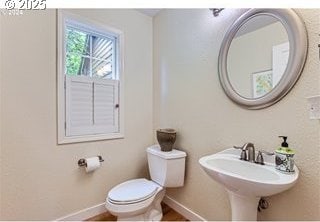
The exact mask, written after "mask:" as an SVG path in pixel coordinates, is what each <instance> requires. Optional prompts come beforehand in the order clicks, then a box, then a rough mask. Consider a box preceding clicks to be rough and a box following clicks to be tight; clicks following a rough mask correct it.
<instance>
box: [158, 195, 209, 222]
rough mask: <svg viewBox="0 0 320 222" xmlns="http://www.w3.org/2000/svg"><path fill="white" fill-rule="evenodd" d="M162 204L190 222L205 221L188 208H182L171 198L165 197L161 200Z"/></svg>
mask: <svg viewBox="0 0 320 222" xmlns="http://www.w3.org/2000/svg"><path fill="white" fill-rule="evenodd" d="M163 202H164V203H165V204H167V205H168V206H169V207H171V208H172V209H174V210H175V211H177V212H178V213H179V214H181V215H182V216H184V217H185V218H187V219H188V220H190V221H207V220H206V219H204V218H203V217H201V216H200V215H199V214H196V213H195V212H193V211H192V210H190V209H189V208H187V207H185V206H183V205H182V204H180V203H179V202H177V201H176V200H174V199H172V198H171V197H168V196H167V195H166V196H165V197H164V198H163Z"/></svg>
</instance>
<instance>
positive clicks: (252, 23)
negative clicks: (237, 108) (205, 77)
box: [219, 9, 307, 109]
mask: <svg viewBox="0 0 320 222" xmlns="http://www.w3.org/2000/svg"><path fill="white" fill-rule="evenodd" d="M306 54H307V34H306V30H305V27H304V24H303V22H302V21H301V20H300V18H299V17H298V15H297V14H296V13H295V12H294V11H293V10H291V9H251V10H249V11H247V12H246V13H244V14H243V15H242V16H241V17H240V18H239V19H237V20H236V21H235V22H234V24H233V25H232V26H231V27H230V29H229V30H228V31H227V33H226V36H225V37H224V40H223V42H222V45H221V49H220V54H219V77H220V83H221V85H222V87H223V89H224V91H225V93H226V94H227V96H228V97H229V98H230V99H231V100H232V101H234V102H235V103H237V104H239V105H241V106H243V107H246V108H248V109H261V108H264V107H267V106H270V105H272V104H274V103H276V102H277V101H279V100H280V99H281V98H283V97H284V96H285V95H286V94H287V93H288V92H289V91H290V89H291V88H292V87H293V85H294V84H295V82H296V81H297V80H298V78H299V76H300V73H301V71H302V69H303V66H304V63H305V59H306Z"/></svg>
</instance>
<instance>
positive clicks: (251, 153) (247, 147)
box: [234, 143, 256, 162]
mask: <svg viewBox="0 0 320 222" xmlns="http://www.w3.org/2000/svg"><path fill="white" fill-rule="evenodd" d="M234 148H236V149H241V150H242V151H241V157H240V159H241V160H245V161H249V162H255V155H256V153H255V152H256V151H255V149H254V145H253V143H245V144H244V145H243V146H242V147H237V146H234ZM247 153H248V155H247Z"/></svg>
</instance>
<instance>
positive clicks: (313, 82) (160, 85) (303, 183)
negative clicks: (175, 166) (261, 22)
mask: <svg viewBox="0 0 320 222" xmlns="http://www.w3.org/2000/svg"><path fill="white" fill-rule="evenodd" d="M243 11H244V10H239V9H226V10H224V11H223V12H222V13H221V14H220V16H219V17H213V16H212V13H211V12H210V11H209V10H208V9H197V10H174V9H171V10H163V11H161V12H160V13H159V14H158V15H157V16H156V17H155V19H154V23H153V28H154V31H153V36H154V43H153V45H154V81H153V83H154V128H155V129H156V128H159V127H173V128H175V129H177V131H178V133H179V134H178V139H177V143H176V146H177V147H179V148H181V149H183V150H185V151H186V152H187V153H188V159H187V173H186V184H185V186H184V187H183V188H179V189H168V195H169V196H171V197H172V198H174V199H175V200H177V201H178V202H180V203H182V204H183V205H185V206H186V207H188V208H190V209H192V210H193V211H195V212H196V213H198V214H200V215H201V216H203V217H204V218H206V219H209V220H230V219H231V217H230V206H229V202H228V196H227V193H226V192H225V191H224V189H223V188H222V187H221V186H220V185H219V184H217V183H216V182H214V181H213V180H212V179H210V178H209V176H207V175H206V174H205V172H204V171H203V170H202V169H201V168H200V165H199V164H198V159H199V158H200V157H201V156H204V155H207V154H212V153H215V152H218V151H220V150H223V149H225V148H228V147H231V146H233V145H242V144H244V143H245V142H247V141H251V142H253V143H254V144H255V145H256V148H257V149H264V150H269V151H273V150H274V149H276V147H277V146H278V145H279V144H280V140H279V138H278V135H288V136H289V144H290V146H291V147H292V148H294V149H296V164H297V166H298V167H299V169H300V173H301V174H300V178H299V181H298V182H297V184H296V186H295V187H294V188H292V189H291V190H288V191H287V192H284V193H282V194H279V195H275V196H272V197H268V198H267V200H268V201H269V202H270V207H269V209H268V210H265V211H263V212H262V213H259V216H258V218H259V219H260V220H320V211H319V208H320V189H319V187H320V171H319V168H320V153H319V151H320V147H319V121H315V120H309V116H308V108H307V101H306V97H307V96H312V95H316V94H319V92H320V84H319V81H320V75H319V58H318V56H319V55H318V48H317V44H318V40H319V37H318V32H319V29H320V27H319V13H320V10H302V9H301V10H298V13H299V15H301V17H302V18H303V20H304V21H305V23H306V26H307V30H308V35H309V54H308V58H307V62H306V66H305V68H304V71H303V73H302V75H301V77H300V79H299V81H298V82H297V84H296V85H295V87H294V88H293V89H292V90H291V92H290V93H289V94H288V95H287V96H286V97H285V98H284V99H282V100H281V101H280V102H278V103H277V104H275V105H273V106H272V107H269V108H266V109H263V110H255V111H252V110H251V111H250V110H246V109H243V108H240V107H239V106H237V105H235V104H234V103H232V102H231V101H230V100H229V99H228V98H227V97H226V95H225V94H224V93H223V90H222V88H221V86H220V84H219V79H218V73H217V65H218V64H217V61H218V53H219V47H220V43H221V41H222V39H223V36H224V34H225V32H226V29H227V28H228V27H229V26H230V25H231V23H232V22H233V21H234V20H235V19H236V18H238V17H239V16H240V15H241V12H243Z"/></svg>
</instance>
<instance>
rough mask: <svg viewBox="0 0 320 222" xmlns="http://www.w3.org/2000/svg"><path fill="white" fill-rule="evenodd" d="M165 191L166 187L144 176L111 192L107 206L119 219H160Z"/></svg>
mask: <svg viewBox="0 0 320 222" xmlns="http://www.w3.org/2000/svg"><path fill="white" fill-rule="evenodd" d="M164 193H165V190H164V188H163V187H161V186H160V185H158V184H156V183H155V182H153V181H150V180H147V179H144V178H141V179H134V180H129V181H126V182H124V183H121V184H119V185H117V186H116V187H114V188H113V189H112V190H111V191H110V192H109V194H108V197H107V200H106V208H107V209H108V211H109V212H110V213H111V214H113V215H116V216H117V218H118V220H119V221H133V220H140V221H146V220H152V221H160V220H161V217H162V210H161V204H160V203H161V201H162V199H163V196H164Z"/></svg>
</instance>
